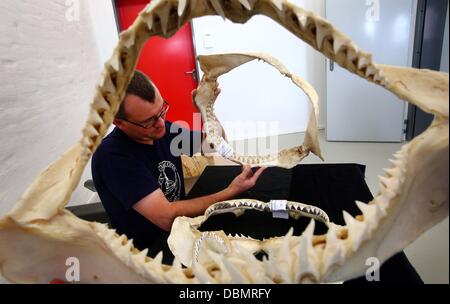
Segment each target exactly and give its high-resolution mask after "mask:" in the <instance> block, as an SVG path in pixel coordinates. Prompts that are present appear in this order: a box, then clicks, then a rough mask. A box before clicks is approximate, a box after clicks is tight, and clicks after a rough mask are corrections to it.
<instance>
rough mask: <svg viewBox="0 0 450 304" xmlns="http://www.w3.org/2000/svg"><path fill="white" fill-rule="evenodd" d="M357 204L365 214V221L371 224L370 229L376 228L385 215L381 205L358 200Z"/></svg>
mask: <svg viewBox="0 0 450 304" xmlns="http://www.w3.org/2000/svg"><path fill="white" fill-rule="evenodd" d="M356 205H357V206H358V208H359V209H360V210H361V211H362V213H363V214H364V222H366V223H367V225H368V226H369V231H373V230H374V229H376V228H377V227H378V223H379V221H380V219H381V218H382V217H383V216H384V215H383V212H382V211H381V209H380V207H379V206H378V205H377V204H372V205H369V204H365V203H363V202H359V201H356Z"/></svg>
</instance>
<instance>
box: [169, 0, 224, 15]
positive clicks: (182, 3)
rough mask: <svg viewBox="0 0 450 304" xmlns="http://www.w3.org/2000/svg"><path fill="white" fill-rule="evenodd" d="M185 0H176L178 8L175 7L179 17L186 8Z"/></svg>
mask: <svg viewBox="0 0 450 304" xmlns="http://www.w3.org/2000/svg"><path fill="white" fill-rule="evenodd" d="M186 1H187V0H179V1H178V9H177V13H178V17H181V16H182V15H183V13H184V10H185V9H186ZM216 1H217V0H216Z"/></svg>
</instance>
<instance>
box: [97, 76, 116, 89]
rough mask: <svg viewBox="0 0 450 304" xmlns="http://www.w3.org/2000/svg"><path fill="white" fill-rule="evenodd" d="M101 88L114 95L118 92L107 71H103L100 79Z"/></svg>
mask: <svg viewBox="0 0 450 304" xmlns="http://www.w3.org/2000/svg"><path fill="white" fill-rule="evenodd" d="M100 86H101V88H102V89H103V90H105V91H106V92H108V93H114V92H115V91H116V87H115V86H114V84H113V82H112V80H111V76H110V75H109V73H108V72H105V71H103V75H102V78H101V79H100Z"/></svg>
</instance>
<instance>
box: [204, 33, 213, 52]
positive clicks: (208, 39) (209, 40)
mask: <svg viewBox="0 0 450 304" xmlns="http://www.w3.org/2000/svg"><path fill="white" fill-rule="evenodd" d="M203 47H204V48H205V49H211V48H213V47H214V38H213V35H212V34H211V33H204V34H203Z"/></svg>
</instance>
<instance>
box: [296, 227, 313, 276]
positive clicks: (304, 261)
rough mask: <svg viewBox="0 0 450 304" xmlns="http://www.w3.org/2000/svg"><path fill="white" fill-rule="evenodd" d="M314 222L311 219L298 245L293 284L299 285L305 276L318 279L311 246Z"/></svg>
mask: <svg viewBox="0 0 450 304" xmlns="http://www.w3.org/2000/svg"><path fill="white" fill-rule="evenodd" d="M314 227H315V221H314V219H311V221H310V222H309V224H308V226H307V227H306V229H305V231H304V232H303V234H302V236H301V238H300V244H299V246H298V251H297V263H296V264H297V265H296V267H294V269H295V272H296V273H295V280H294V283H299V282H300V281H301V280H302V278H303V277H304V275H305V274H309V275H312V276H313V277H314V278H315V279H319V269H318V266H319V265H318V260H317V254H316V251H315V250H314V247H313V245H312V238H313V235H314Z"/></svg>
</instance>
